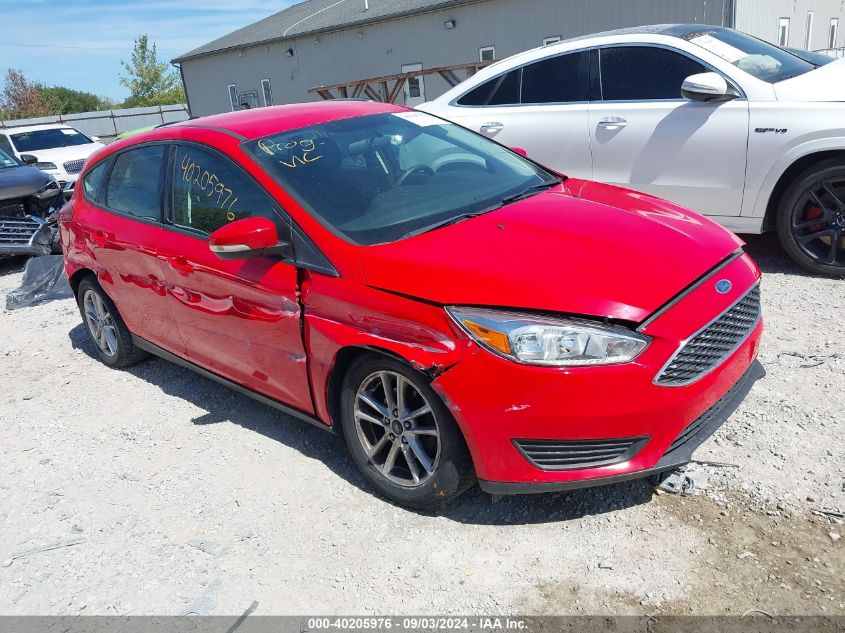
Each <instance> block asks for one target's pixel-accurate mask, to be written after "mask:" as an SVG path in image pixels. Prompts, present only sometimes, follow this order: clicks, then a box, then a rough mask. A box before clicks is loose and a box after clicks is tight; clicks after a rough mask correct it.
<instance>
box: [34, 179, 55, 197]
mask: <svg viewBox="0 0 845 633" xmlns="http://www.w3.org/2000/svg"><path fill="white" fill-rule="evenodd" d="M61 190H62V188H61V187H60V186H59V183H57V182H56V179H55V178H53V179H51V180H50V182H48V183H47V184H46V185H44V186H43V187H41V189H39V190H38V191H36V192H35V193H34V194H32V195H33V196H35V197H36V198H38V199H40V200H44V199H45V198H52V197H53V196H55V195H56V194H57V193H59V192H60V191H61Z"/></svg>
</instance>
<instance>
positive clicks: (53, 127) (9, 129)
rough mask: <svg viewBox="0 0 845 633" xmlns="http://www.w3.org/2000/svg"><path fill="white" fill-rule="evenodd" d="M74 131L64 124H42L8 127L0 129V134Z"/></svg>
mask: <svg viewBox="0 0 845 633" xmlns="http://www.w3.org/2000/svg"><path fill="white" fill-rule="evenodd" d="M59 129H65V130H72V129H75V128H72V127H71V126H69V125H64V124H63V123H42V124H40V125H20V126H18V127H7V128H2V129H0V133H7V134H20V133H22V132H36V131H38V130H59Z"/></svg>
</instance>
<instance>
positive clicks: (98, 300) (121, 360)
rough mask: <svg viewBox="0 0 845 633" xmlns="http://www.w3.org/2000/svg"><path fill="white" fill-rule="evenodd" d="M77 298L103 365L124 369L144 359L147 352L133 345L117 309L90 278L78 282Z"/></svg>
mask: <svg viewBox="0 0 845 633" xmlns="http://www.w3.org/2000/svg"><path fill="white" fill-rule="evenodd" d="M76 298H77V304H78V305H79V312H80V313H81V314H82V322H83V323H84V324H85V327H86V329H87V330H88V336H89V337H90V338H91V342H92V343H94V348H95V349H96V351H97V356H98V357H99V359H100V360H101V361H103V363H105V364H106V365H108V366H109V367H115V368H118V367H127V366H129V365H132V364H134V363H137V362H138V361H140V360H143V359H144V358H146V357H147V353H146V352H145V351H144V350H142V349H139V348H138V347H136V346H135V344H134V343H133V342H132V334H131V333H130V332H129V329H128V328H127V327H126V324H125V323H124V322H123V319H122V318H121V316H120V313H119V312H118V311H117V306H115V305H114V302H113V301H112V300H111V299H110V298H109V296H108V295H107V294H106V293H105V292H103V289H102V288H101V287H100V285H99V284H98V283H97V282H96V281H95V280H94V278H93V277H86V278H85V279H83V280H82V281H81V282H80V284H79V288H77V291H76Z"/></svg>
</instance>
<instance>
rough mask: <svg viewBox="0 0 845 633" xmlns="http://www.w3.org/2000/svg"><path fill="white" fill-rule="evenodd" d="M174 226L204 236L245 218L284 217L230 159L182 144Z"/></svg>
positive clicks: (177, 163) (178, 154) (176, 164)
mask: <svg viewBox="0 0 845 633" xmlns="http://www.w3.org/2000/svg"><path fill="white" fill-rule="evenodd" d="M173 170H174V171H173V197H172V202H171V209H172V215H173V217H172V218H171V220H172V222H173V225H174V226H176V227H179V228H183V229H189V230H192V231H196V232H199V233H202V234H205V235H208V234H211V233H213V232H214V231H216V230H217V229H219V228H220V227H221V226H224V225H226V224H228V223H229V222H234V221H235V220H242V219H244V218H249V217H255V216H261V217H265V218H269V219H271V220H273V221H274V222H276V224H277V225H278V224H279V222H278V220H279V219H280V218H281V216H280V214H279V213H277V212H276V211H275V209H276V208H277V205H276V203H275V202H274V201H273V199H272V198H271V197H270V195H269V194H268V193H267V192H265V191H264V190H263V189H262V188H261V187H260V186H259V185H258V183H256V182H255V181H254V180H253V179H252V178H250V177H249V176H248V175H247V174H246V173H245V172H244V171H243V170H242V169H241V168H240V167H238V166H237V165H235V164H234V163H232V161H231V160H229V159H228V158H226V157H224V156H222V155H220V154H218V153H217V152H214V151H211V150H207V149H203V148H201V147H197V146H195V145H179V146H177V148H176V159H175V160H174V161H173Z"/></svg>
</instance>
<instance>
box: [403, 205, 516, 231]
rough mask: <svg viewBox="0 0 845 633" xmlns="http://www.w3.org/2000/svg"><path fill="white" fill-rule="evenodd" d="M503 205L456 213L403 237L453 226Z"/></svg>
mask: <svg viewBox="0 0 845 633" xmlns="http://www.w3.org/2000/svg"><path fill="white" fill-rule="evenodd" d="M499 206H501V205H496V206H495V207H492V208H490V209H484V210H483V211H473V212H472V213H461V214H460V215H456V216H454V217H451V218H449V219H448V220H443V221H442V222H435V223H434V224H429V225H427V226H424V227H422V228H419V229H416V230H414V231H408V232H407V233H405V235H403V236H402V237H414V236H415V235H420V234H422V233H428V232H429V231H436V230H437V229H442V228H443V227H444V226H451V225H452V224H457V223H458V222H463V221H464V220H469V219H470V218H475V217H478V216H479V215H484V214H485V213H487V212H489V211H493V210H494V209H498V208H499Z"/></svg>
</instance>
